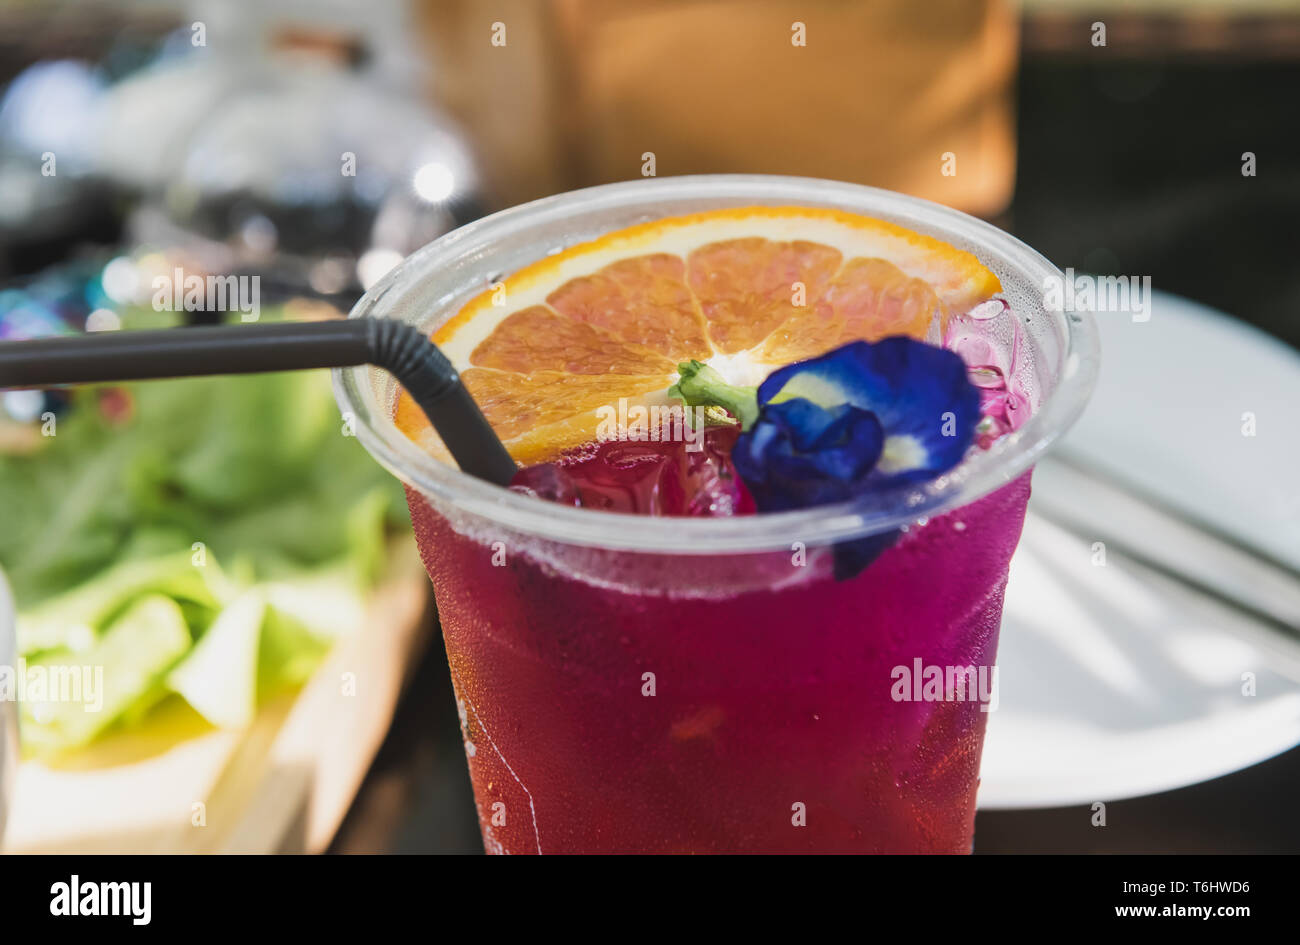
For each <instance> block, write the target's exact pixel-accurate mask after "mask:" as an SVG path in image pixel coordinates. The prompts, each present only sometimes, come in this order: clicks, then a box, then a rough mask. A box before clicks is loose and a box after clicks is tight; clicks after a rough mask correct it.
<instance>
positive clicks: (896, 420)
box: [741, 336, 980, 508]
mask: <svg viewBox="0 0 1300 945" xmlns="http://www.w3.org/2000/svg"><path fill="white" fill-rule="evenodd" d="M794 399H802V400H805V401H809V402H811V403H812V404H815V405H817V406H819V407H822V408H824V409H828V410H829V409H832V408H835V407H840V406H842V405H849V406H851V407H854V408H856V409H858V410H862V411H867V412H870V413H871V414H873V415H874V416H875V417H876V419H877V420H878V421H879V423H880V427H881V429H882V431H883V433H884V442H883V446H882V448H881V451H880V458H879V460H878V461H877V462H876V464H875V467H874V468H873V469H872V470H871V472H870V475H869V476H868V477H867V480H866V481H864V482H862V483H861V488H859V489H858V492H864V491H867V490H869V489H870V490H874V489H883V488H888V487H890V486H895V485H899V484H901V483H915V482H922V481H925V480H927V479H932V478H934V477H935V476H937V475H939V474H940V473H943V472H946V471H947V470H949V469H951V468H952V467H954V466H956V465H957V464H958V463H959V462H961V459H962V457H963V456H965V455H966V450H967V449H969V448H970V444H971V441H972V440H973V438H974V435H975V425H976V424H977V423H978V422H979V417H980V399H979V391H978V390H977V389H976V388H975V386H974V385H973V384H971V382H970V379H969V377H968V376H967V370H966V364H965V362H963V361H962V359H961V358H960V357H958V356H957V355H956V354H954V353H953V352H951V351H948V350H946V349H944V348H938V347H935V346H934V345H928V344H925V343H924V342H920V341H916V340H914V339H912V338H906V337H901V336H900V337H896V338H886V339H884V340H883V341H878V342H876V343H874V344H872V343H869V342H866V341H855V342H852V343H850V344H847V345H844V346H843V347H840V348H836V349H835V350H834V351H832V352H830V353H829V354H825V355H822V356H821V357H819V358H813V359H811V360H809V361H801V362H799V363H796V364H791V365H788V366H787V367H783V368H780V369H778V370H776V371H774V372H773V373H772V374H771V375H769V376H768V378H767V380H765V381H763V383H762V384H761V385H759V388H758V411H759V419H758V423H757V424H756V425H755V427H754V429H758V426H759V425H761V424H762V423H763V418H764V416H765V414H766V413H767V411H769V410H770V409H771V408H772V407H774V406H778V405H780V404H782V403H789V402H791V401H792V400H794ZM744 438H745V435H742V436H741V439H742V440H744ZM743 475H744V474H743V473H742V477H743ZM760 508H761V505H760Z"/></svg>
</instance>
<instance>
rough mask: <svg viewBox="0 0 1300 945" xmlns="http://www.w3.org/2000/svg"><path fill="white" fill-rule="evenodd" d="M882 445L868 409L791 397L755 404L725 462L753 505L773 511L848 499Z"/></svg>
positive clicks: (879, 433) (766, 510) (874, 459)
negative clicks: (747, 425) (747, 424)
mask: <svg viewBox="0 0 1300 945" xmlns="http://www.w3.org/2000/svg"><path fill="white" fill-rule="evenodd" d="M883 446H884V432H883V430H882V429H881V427H880V421H879V420H877V419H876V416H875V414H873V413H871V412H870V411H869V410H862V409H861V408H859V407H855V406H853V405H851V404H836V405H834V406H830V407H823V406H821V405H819V404H815V403H813V402H812V401H810V400H805V399H803V398H799V397H796V398H793V399H790V400H783V401H780V402H779V403H771V404H767V405H766V406H764V407H760V410H759V415H758V420H757V421H756V422H755V423H754V425H753V426H751V427H750V428H749V429H748V430H747V431H745V432H744V433H742V434H741V435H740V437H739V438H738V439H737V441H736V446H735V448H734V449H733V450H732V453H731V460H732V462H733V463H735V465H736V471H737V472H738V473H740V478H741V479H742V480H743V481H744V483H745V486H746V487H747V488H748V489H749V492H750V494H751V495H752V496H753V497H754V502H755V504H756V505H757V506H758V508H759V509H760V510H762V511H764V512H777V511H783V510H785V509H797V508H805V507H807V506H812V505H825V504H826V503H828V502H839V501H842V500H844V499H849V498H852V497H853V496H854V495H855V494H856V493H857V492H858V491H860V489H861V485H862V483H863V481H864V479H865V477H866V476H867V474H868V473H869V472H871V470H872V468H873V467H874V466H875V465H876V463H877V462H878V461H879V459H880V452H881V449H882V447H883Z"/></svg>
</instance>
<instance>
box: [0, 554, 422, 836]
mask: <svg viewBox="0 0 1300 945" xmlns="http://www.w3.org/2000/svg"><path fill="white" fill-rule="evenodd" d="M388 570H389V574H390V575H392V576H391V577H390V578H389V579H388V580H387V581H386V582H384V583H383V584H381V585H380V586H379V587H378V588H377V589H376V591H375V593H374V594H373V596H372V598H371V600H370V602H369V604H368V606H367V609H366V618H365V621H364V626H362V627H358V628H356V631H355V632H353V633H350V634H348V635H347V636H345V637H343V638H342V639H340V640H339V641H338V643H336V644H335V646H334V648H333V650H332V651H331V652H330V654H329V656H328V657H327V658H326V660H325V662H324V663H323V664H322V665H321V667H320V668H319V669H318V670H317V671H316V673H315V674H314V675H313V676H312V678H311V679H310V680H309V681H308V682H307V684H306V685H305V686H304V687H303V688H302V689H300V690H299V691H298V692H296V693H293V694H289V695H286V696H283V697H281V698H279V699H277V700H273V701H272V702H270V703H268V704H267V705H265V706H263V708H262V709H261V711H260V712H259V713H258V715H257V717H256V718H255V719H254V721H253V723H252V724H251V725H250V726H249V727H248V728H247V729H244V730H241V731H222V730H217V729H214V728H212V726H210V725H208V724H207V723H206V722H205V721H204V720H203V719H202V718H201V717H200V716H198V715H197V714H196V713H195V712H194V711H193V710H192V709H190V708H189V707H188V706H187V705H186V704H185V703H184V702H183V700H181V699H179V697H177V698H176V699H174V700H172V701H171V702H168V703H166V704H164V705H163V706H161V707H159V709H158V710H156V711H155V713H154V714H153V715H152V716H151V717H150V720H149V724H148V725H147V726H143V727H141V728H140V729H139V730H135V731H131V732H127V733H123V734H121V735H117V736H114V737H112V738H107V739H104V740H103V741H102V742H101V743H99V744H97V745H95V746H94V747H93V748H92V749H90V750H87V751H85V752H81V753H79V754H78V755H77V756H76V757H75V759H74V760H73V761H71V762H69V763H68V764H66V765H63V766H60V767H58V768H54V767H48V766H46V765H43V764H41V763H38V762H35V761H27V762H24V763H23V764H21V765H20V766H19V768H18V775H17V778H16V779H15V782H16V783H15V785H14V794H13V806H12V808H11V810H10V817H9V823H8V826H7V828H6V831H5V836H4V851H5V852H7V853H277V852H278V853H319V852H321V851H323V850H324V849H325V848H326V847H327V846H328V845H329V843H330V840H331V839H332V838H333V836H334V834H335V832H336V831H337V830H338V827H339V824H340V823H341V822H342V820H343V817H344V815H345V814H346V813H347V810H348V807H349V806H350V805H351V803H352V799H353V797H354V796H355V794H356V792H357V789H358V787H359V786H360V784H361V781H362V779H363V778H364V777H365V774H366V771H367V770H368V769H369V767H370V764H371V762H372V761H373V759H374V756H375V752H376V751H378V749H379V746H380V744H381V743H382V742H383V739H384V735H385V734H386V733H387V731H388V727H389V724H390V723H391V721H392V716H393V710H394V709H395V707H396V705H397V700H398V697H399V695H400V694H401V691H402V688H403V685H404V684H405V681H406V678H407V675H408V670H409V668H410V667H411V666H412V665H414V662H415V658H416V657H418V655H419V654H420V652H421V651H422V649H423V647H424V645H425V644H426V643H427V642H428V636H429V634H428V628H429V625H430V624H429V622H428V621H427V620H425V619H424V616H425V610H426V605H427V599H428V588H429V582H428V578H427V577H426V576H425V574H424V570H423V568H422V567H421V566H420V562H419V557H418V555H417V554H416V552H415V546H414V543H413V542H411V541H410V539H406V540H404V541H402V542H401V543H400V545H398V546H395V547H394V549H393V551H392V553H391V554H390V564H389V568H388Z"/></svg>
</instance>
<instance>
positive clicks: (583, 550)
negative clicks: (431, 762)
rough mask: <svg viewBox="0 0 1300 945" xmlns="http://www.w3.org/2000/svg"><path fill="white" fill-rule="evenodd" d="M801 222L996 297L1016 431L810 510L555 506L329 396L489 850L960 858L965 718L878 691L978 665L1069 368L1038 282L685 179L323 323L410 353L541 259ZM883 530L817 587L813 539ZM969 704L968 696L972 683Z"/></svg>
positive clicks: (919, 226) (472, 230)
mask: <svg viewBox="0 0 1300 945" xmlns="http://www.w3.org/2000/svg"><path fill="white" fill-rule="evenodd" d="M758 204H767V205H799V206H813V207H830V208H836V209H840V210H845V211H849V212H854V213H860V214H864V215H867V216H873V217H877V218H880V219H884V220H889V221H892V222H896V223H898V224H900V225H902V226H905V227H908V228H910V229H913V230H916V231H919V232H922V233H928V234H930V235H932V236H935V237H937V238H939V239H942V240H944V241H946V242H948V243H951V244H953V245H954V246H957V247H958V248H960V249H965V250H968V251H970V252H972V253H974V254H975V255H976V256H977V257H979V258H980V260H981V261H982V262H984V263H985V265H987V266H988V267H989V268H990V269H992V270H993V271H994V272H995V273H996V274H997V275H998V276H999V278H1000V279H1001V280H1002V285H1003V293H1002V295H1003V296H1004V297H1005V298H1006V299H1007V301H1008V302H1009V303H1010V306H1011V310H1012V312H1013V313H1014V317H1015V319H1016V323H1015V324H1016V332H1017V333H1018V334H1019V335H1020V339H1019V344H1018V352H1019V353H1018V355H1017V359H1018V363H1017V365H1016V384H1017V392H1018V395H1019V396H1021V397H1022V399H1023V400H1024V401H1025V403H1026V404H1027V405H1028V406H1029V407H1030V416H1029V417H1028V419H1027V420H1024V421H1023V422H1022V423H1019V425H1018V427H1017V429H1015V430H1014V431H1013V432H1010V433H1008V434H1006V435H1005V436H1003V437H1001V438H1000V439H999V440H998V441H997V442H996V443H994V444H993V446H992V447H991V448H990V449H988V450H986V451H980V452H977V453H976V454H975V455H972V456H971V457H969V458H968V459H967V460H966V461H965V462H963V463H962V464H961V465H960V466H959V467H957V468H956V469H955V470H953V471H952V472H950V473H949V474H947V475H945V476H942V477H940V478H938V479H936V480H935V481H933V482H930V483H927V484H925V485H923V486H920V487H903V488H900V489H896V490H894V491H891V492H887V493H879V494H874V495H870V496H866V497H864V498H862V499H860V500H855V501H853V502H849V503H844V504H840V505H830V506H823V507H818V508H811V509H802V510H797V511H792V512H783V513H778V514H770V515H761V516H746V517H736V518H730V519H680V518H672V519H665V518H651V517H642V516H633V515H622V514H616V513H608V512H600V511H593V510H587V509H575V508H569V507H563V506H560V505H557V504H553V503H547V502H543V501H539V500H537V499H535V498H531V497H528V496H525V495H520V494H516V493H512V492H510V491H508V490H505V489H501V488H499V487H496V486H492V485H489V484H487V483H484V482H481V481H477V480H474V479H472V478H470V477H467V476H465V475H463V474H461V473H460V472H459V471H457V470H456V469H453V468H451V467H449V466H447V465H444V464H443V463H441V462H439V461H438V460H436V459H434V458H433V457H431V456H429V455H427V454H425V453H424V452H422V451H421V450H420V449H419V448H417V447H416V446H415V445H414V444H413V443H412V442H410V441H409V440H408V439H407V438H406V437H404V436H403V435H402V434H401V432H400V431H399V430H398V429H397V428H396V426H395V425H394V424H393V422H392V419H391V416H392V410H393V406H394V403H395V398H396V396H397V393H398V391H397V389H396V385H395V383H394V382H393V381H392V379H391V378H389V377H388V376H387V375H385V374H384V373H382V372H380V371H375V370H372V369H368V368H355V369H345V370H340V371H337V372H336V373H335V389H336V394H337V397H338V400H339V404H340V407H341V409H342V410H343V411H344V413H345V414H346V415H349V416H350V417H351V418H352V419H353V420H354V428H355V430H356V432H357V435H358V437H359V438H360V439H361V441H362V442H363V444H364V445H365V446H366V448H367V449H368V450H369V451H370V452H371V453H372V454H373V455H374V456H375V457H376V458H377V459H378V460H379V461H380V462H381V463H383V464H384V465H385V466H386V467H387V468H388V469H389V470H391V471H392V472H393V473H394V474H395V475H397V476H398V477H399V478H400V479H401V480H402V481H403V482H404V483H405V484H406V487H407V495H408V499H409V502H410V506H411V513H412V520H413V522H414V524H415V528H416V536H417V540H418V542H419V544H420V550H421V553H422V555H423V557H424V560H425V564H426V566H427V568H428V570H429V574H430V577H431V579H432V581H433V584H434V591H435V596H436V598H437V603H438V609H439V614H440V617H441V620H442V623H443V628H444V637H445V641H446V645H447V652H448V659H449V662H450V665H451V670H452V677H453V683H454V684H455V688H456V693H457V701H458V708H459V711H460V714H461V719H462V724H463V729H464V733H465V747H466V753H467V755H468V758H469V764H470V771H471V775H472V778H473V781H474V788H475V798H476V802H477V805H478V810H479V816H480V821H481V825H482V828H483V835H484V842H485V845H486V846H487V848H488V849H489V850H490V851H501V852H522V853H527V852H553V851H554V852H584V851H591V852H627V851H646V852H653V851H664V852H667V851H692V852H734V851H772V852H777V851H821V852H830V851H858V852H871V851H906V852H922V851H937V852H968V851H969V850H970V848H971V842H972V835H973V834H972V832H973V821H974V802H975V790H976V787H977V785H978V768H979V758H980V751H981V749H982V744H983V733H984V725H985V721H986V719H987V714H986V711H985V710H986V708H987V707H988V706H987V700H985V702H984V703H981V702H980V701H979V700H978V699H976V698H969V697H968V696H970V693H967V692H964V691H963V693H962V697H961V698H955V697H954V693H953V691H952V689H951V687H949V689H948V690H946V694H941V695H940V697H939V698H937V699H932V698H928V697H927V693H926V692H925V691H924V690H923V688H922V687H920V686H919V685H918V686H917V687H916V688H915V689H913V688H912V687H911V686H910V685H908V686H902V685H901V684H900V682H899V678H898V674H899V673H900V672H902V673H903V674H904V675H907V674H908V673H911V672H914V671H915V672H916V673H917V675H918V678H919V677H920V676H921V675H922V674H923V671H924V670H926V668H928V667H938V668H940V669H941V671H942V669H943V668H947V669H948V670H949V671H950V672H951V670H952V669H953V668H957V669H958V670H959V671H960V670H961V669H962V668H964V667H969V668H970V669H971V670H972V671H974V670H981V671H982V670H989V669H990V668H991V667H992V664H993V659H994V653H995V650H996V643H997V630H998V625H999V622H1000V619H1001V605H1002V594H1003V590H1004V588H1005V582H1006V572H1007V563H1008V561H1009V559H1010V557H1011V553H1012V551H1013V550H1014V548H1015V544H1016V541H1017V540H1018V538H1019V533H1020V528H1021V524H1022V520H1023V515H1024V509H1025V502H1026V500H1027V498H1028V491H1029V470H1030V468H1031V466H1032V464H1033V462H1034V460H1035V458H1036V457H1037V456H1038V455H1039V454H1041V453H1042V452H1043V451H1044V450H1045V449H1046V448H1047V447H1048V446H1049V444H1050V443H1051V442H1052V441H1053V440H1054V439H1055V438H1056V437H1057V436H1059V435H1060V433H1061V432H1062V431H1063V430H1065V429H1066V428H1067V427H1068V426H1069V424H1070V423H1071V422H1073V420H1074V419H1075V418H1076V417H1077V416H1078V414H1079V413H1080V411H1081V410H1082V409H1083V406H1084V404H1085V402H1086V400H1087V397H1088V394H1089V393H1090V391H1091V387H1092V383H1093V380H1094V377H1095V373H1096V365H1097V341H1096V334H1095V330H1094V327H1093V326H1092V324H1091V322H1090V321H1089V320H1088V318H1087V317H1086V316H1085V315H1081V314H1076V313H1072V312H1055V311H1050V310H1049V309H1048V308H1046V307H1045V305H1044V300H1043V290H1044V287H1045V284H1046V281H1047V280H1049V279H1060V278H1061V274H1060V272H1059V270H1058V269H1056V268H1055V267H1054V266H1052V264H1051V263H1049V262H1048V261H1047V260H1045V259H1044V258H1043V257H1042V256H1040V255H1039V254H1037V253H1036V252H1034V251H1033V250H1032V249H1030V248H1029V247H1027V246H1025V245H1024V244H1022V243H1020V242H1019V241H1017V240H1016V239H1014V238H1013V237H1011V236H1009V235H1007V234H1006V233H1003V232H1001V231H1000V230H998V229H996V228H994V227H992V226H990V225H988V224H986V223H983V222H981V221H979V220H976V219H974V218H972V217H969V216H966V215H964V214H961V213H958V212H956V211H953V210H949V209H947V208H944V207H940V206H937V205H935V204H931V203H928V202H925V201H921V200H917V199H914V198H909V197H905V196H901V195H899V194H894V193H889V192H886V191H880V190H876V189H873V188H868V187H861V186H857V185H851V184H844V183H838V182H832V181H822V180H812V179H802V178H784V177H766V176H753V175H716V176H714V175H710V176H699V177H679V178H665V179H660V180H646V181H636V182H630V183H625V184H614V185H609V186H605V187H597V188H592V189H590V190H584V191H577V192H574V193H569V194H561V195H559V196H556V197H551V198H547V199H545V200H540V201H537V202H534V203H531V204H527V205H524V206H521V207H516V208H514V209H511V210H507V211H505V212H502V213H498V214H495V215H494V216H491V217H488V218H486V219H483V220H480V221H478V222H476V223H474V224H471V225H469V226H466V227H463V228H461V229H460V230H457V231H455V232H453V233H451V234H448V235H447V236H445V237H443V238H442V239H439V240H437V241H436V242H434V243H431V244H430V245H428V246H426V247H425V248H423V249H422V250H420V251H419V252H417V253H415V254H414V255H412V256H411V257H410V258H408V259H407V260H406V261H405V262H404V263H403V264H402V265H401V266H399V267H398V268H397V269H396V270H394V271H393V272H391V273H390V274H389V275H388V276H387V277H385V278H384V279H383V280H381V282H379V283H378V284H377V285H376V286H374V287H373V288H372V289H371V290H370V291H369V292H368V293H367V294H366V296H365V297H364V298H363V299H362V300H361V301H360V302H359V303H358V304H357V306H356V307H355V309H354V310H353V312H352V317H361V316H370V317H383V318H399V319H402V320H405V321H408V322H410V323H412V324H415V325H417V326H419V327H420V328H421V329H423V330H425V331H430V332H431V331H432V330H434V329H435V328H436V327H437V326H438V325H440V324H441V323H442V322H443V321H445V320H447V319H448V318H450V317H451V316H452V315H454V314H455V313H456V312H457V311H458V309H459V308H460V307H461V306H462V305H463V304H464V303H465V302H466V301H468V300H469V299H470V298H471V297H472V296H474V295H476V294H478V293H479V292H481V291H482V290H483V289H484V287H485V286H487V285H489V284H491V283H492V282H494V281H496V280H498V279H499V278H501V277H503V276H505V275H508V274H509V273H510V272H512V271H514V270H516V269H518V268H520V267H521V266H523V265H525V264H527V263H530V262H532V261H534V260H536V259H538V258H540V257H542V256H544V255H546V254H548V253H551V252H554V251H557V250H560V249H563V248H565V247H567V246H570V245H573V244H574V243H577V242H581V241H584V240H587V239H591V238H594V237H596V236H599V235H601V234H603V233H606V232H609V231H611V230H615V229H618V228H621V227H625V226H630V225H633V224H636V223H641V222H645V221H647V220H651V219H655V218H659V217H664V216H675V215H679V214H685V213H691V212H696V211H700V210H706V209H713V208H719V207H737V206H749V205H758ZM900 531H901V532H902V533H903V534H902V537H901V538H900V539H899V540H898V541H897V542H896V543H895V544H894V545H893V546H892V547H890V548H888V549H887V550H886V551H885V552H883V553H882V554H881V555H880V556H879V557H878V558H877V559H876V560H875V561H874V562H873V563H872V564H870V565H869V566H868V567H867V568H866V570H864V571H863V572H862V573H861V574H859V575H857V576H856V577H854V578H851V579H849V580H837V579H836V577H835V576H834V574H833V573H832V570H831V565H830V562H831V550H832V548H833V547H834V545H835V544H836V543H838V542H844V541H848V540H853V539H864V538H869V537H871V536H883V535H886V534H889V533H894V532H900ZM971 684H972V686H973V685H974V680H972V683H971Z"/></svg>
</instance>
